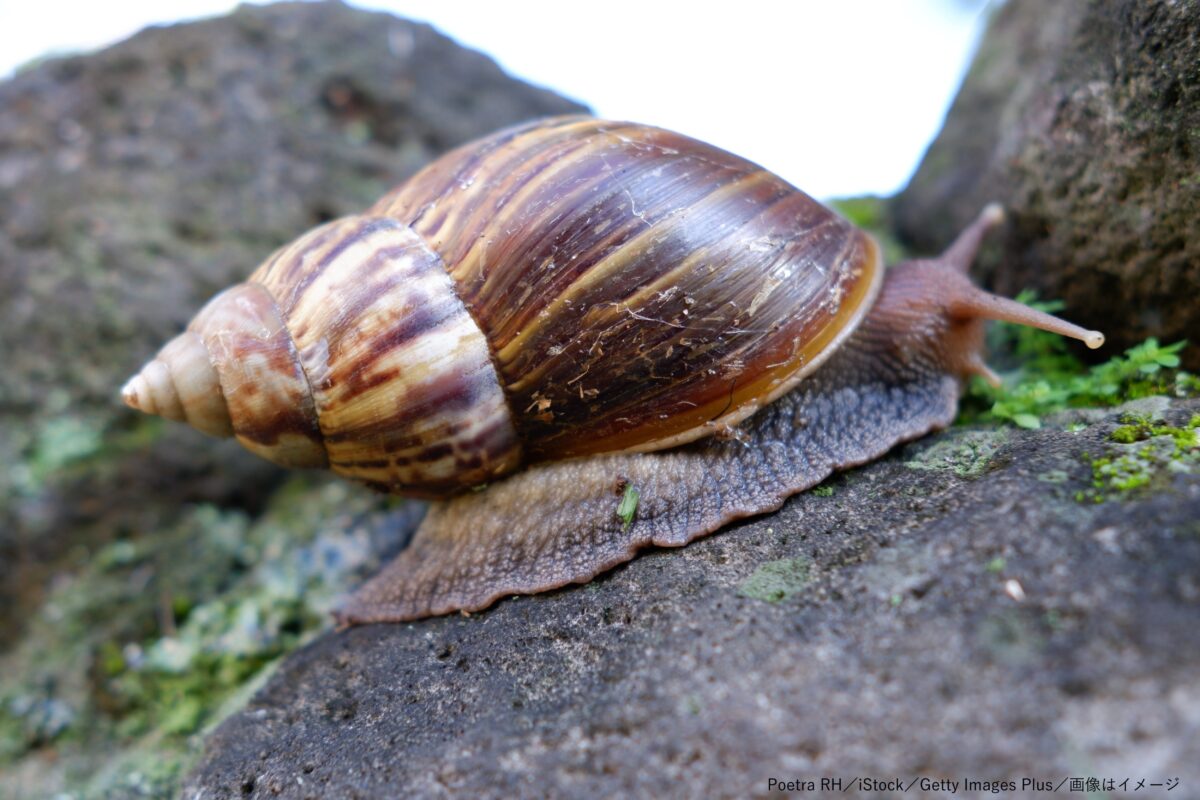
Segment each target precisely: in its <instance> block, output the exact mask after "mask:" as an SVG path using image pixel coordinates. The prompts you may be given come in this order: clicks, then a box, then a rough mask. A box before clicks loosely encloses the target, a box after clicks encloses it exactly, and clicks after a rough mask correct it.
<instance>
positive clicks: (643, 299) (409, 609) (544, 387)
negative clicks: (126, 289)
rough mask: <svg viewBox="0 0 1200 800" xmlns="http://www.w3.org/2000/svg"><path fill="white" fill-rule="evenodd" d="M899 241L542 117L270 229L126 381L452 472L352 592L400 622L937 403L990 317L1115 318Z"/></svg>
mask: <svg viewBox="0 0 1200 800" xmlns="http://www.w3.org/2000/svg"><path fill="white" fill-rule="evenodd" d="M1002 216H1003V214H1002V211H1001V210H1000V208H999V207H998V206H994V205H993V206H989V207H988V208H987V209H985V210H984V211H983V213H982V214H981V215H980V216H979V218H978V219H977V220H976V221H975V222H974V223H973V224H971V225H970V226H969V227H968V228H967V229H966V230H965V231H963V233H962V234H961V235H960V236H959V238H958V239H957V240H956V241H955V242H954V243H953V244H952V245H951V247H950V248H949V249H948V250H947V251H946V252H945V253H944V254H943V255H941V256H940V257H938V258H935V259H926V260H913V261H908V262H904V263H902V264H899V265H897V266H894V267H892V268H890V269H888V270H887V271H886V274H885V270H884V265H883V262H882V257H881V251H880V248H879V246H878V244H877V243H876V242H875V241H874V240H873V239H872V238H871V236H869V235H868V234H866V233H864V232H862V231H860V230H858V229H857V228H855V227H853V226H852V225H851V224H850V223H849V222H847V221H845V220H844V219H842V218H841V217H839V216H837V215H836V214H834V213H833V212H832V211H830V210H829V209H827V208H825V207H824V206H822V205H821V204H819V203H818V202H817V201H815V200H813V199H812V198H810V197H809V196H808V195H806V194H804V193H803V192H801V191H799V190H798V189H796V188H794V187H793V186H791V185H790V184H788V183H786V182H785V181H784V180H782V179H781V178H779V177H777V176H775V175H774V174H772V173H770V172H768V171H766V170H764V169H762V168H761V167H759V166H757V165H755V164H753V163H751V162H749V161H746V160H744V159H742V158H740V157H737V156H734V155H732V154H730V153H727V152H725V151H723V150H720V149H718V148H716V147H713V146H711V145H707V144H704V143H702V142H699V141H696V140H694V139H690V138H688V137H685V136H682V135H680V134H676V133H672V132H669V131H666V130H662V129H659V128H654V127H649V126H645V125H637V124H632V123H620V122H607V121H602V120H598V119H593V118H590V117H562V118H552V119H547V120H540V121H535V122H532V123H527V124H524V125H520V126H517V127H513V128H510V129H507V130H504V131H501V132H499V133H496V134H493V135H491V136H488V137H486V138H483V139H481V140H479V141H476V142H473V143H470V144H467V145H464V146H462V147H460V148H458V149H457V150H454V151H452V152H450V153H448V154H446V155H444V156H442V157H441V158H440V159H438V160H436V161H435V162H433V163H432V164H430V165H429V166H427V167H426V168H425V169H423V170H422V171H420V172H418V173H417V174H416V175H415V176H413V177H412V178H410V179H409V180H408V181H406V182H405V183H403V184H402V185H401V186H399V187H397V188H396V189H394V190H393V191H391V192H390V193H389V194H387V195H386V196H384V197H383V198H382V199H381V200H379V201H378V202H377V203H376V204H375V205H374V206H373V207H372V208H371V209H369V210H368V211H367V212H366V213H364V214H362V215H358V216H351V217H346V218H342V219H337V220H334V221H332V222H329V223H327V224H324V225H322V226H320V227H318V228H316V229H314V230H312V231H310V232H309V233H306V234H304V235H303V236H301V237H300V238H299V239H297V240H296V241H295V242H293V243H292V244H289V245H287V246H284V247H283V248H281V249H279V250H278V251H276V252H275V253H274V254H273V255H271V256H270V257H269V258H267V260H266V261H265V262H263V264H262V265H261V266H259V267H258V269H257V270H256V271H255V272H254V273H253V274H252V275H250V277H249V278H248V280H247V281H246V282H245V283H240V284H237V285H235V286H233V287H231V288H229V289H226V290H225V291H224V292H222V293H220V294H218V295H217V296H216V297H215V298H213V299H212V300H211V301H210V302H209V303H208V304H207V305H206V306H205V307H204V308H203V309H202V310H201V311H200V312H199V313H198V314H197V315H196V317H195V318H194V319H193V320H192V322H191V323H190V324H189V325H188V327H187V329H186V330H185V331H184V332H183V333H182V334H180V335H179V336H178V337H177V338H175V339H174V340H172V341H171V342H170V343H168V344H167V345H166V346H165V347H164V348H163V349H162V350H161V351H160V352H159V353H158V355H157V356H156V357H155V358H154V359H153V360H152V361H150V362H149V363H148V364H147V365H146V366H145V367H144V368H143V369H142V370H141V371H140V372H139V373H138V374H137V375H136V376H134V377H133V378H132V379H131V380H130V381H129V382H128V383H127V384H126V385H125V387H124V389H123V390H122V394H123V399H124V400H125V402H126V403H127V404H128V405H130V406H132V407H133V408H135V409H139V410H141V411H144V412H147V413H151V414H159V415H162V416H164V417H168V418H170V419H174V420H180V421H186V422H188V423H190V424H191V425H192V426H194V427H196V428H198V429H199V430H201V431H203V432H205V433H208V434H212V435H215V436H236V437H237V439H238V440H239V441H240V442H241V443H242V444H243V445H245V446H246V447H247V448H248V449H250V450H251V451H253V452H255V453H257V454H259V455H261V456H264V457H266V458H268V459H270V460H272V461H275V462H276V463H279V464H282V465H284V466H289V467H322V468H329V469H332V470H333V471H334V472H336V473H339V474H341V475H343V476H346V477H349V478H352V479H356V480H359V481H362V482H364V483H366V484H367V485H369V486H371V487H373V488H376V489H378V490H381V491H385V492H390V493H395V494H406V495H413V496H420V497H426V498H432V499H434V501H435V502H433V503H432V505H431V507H430V509H429V511H428V513H427V515H426V517H425V519H424V521H423V522H422V524H421V526H420V528H419V529H418V530H417V532H416V534H415V535H414V537H413V540H412V542H411V543H410V544H409V546H408V547H407V548H406V549H405V550H404V551H402V552H401V554H400V555H399V556H398V557H397V558H396V559H395V560H394V561H393V562H392V563H391V564H389V565H387V566H386V567H385V568H384V569H383V570H382V571H381V572H380V573H379V575H377V576H376V577H375V578H373V579H371V580H370V581H368V582H367V583H366V584H365V585H364V586H363V587H362V588H360V589H359V590H358V592H357V593H356V594H355V595H354V596H353V597H351V598H350V600H349V601H348V602H347V603H346V604H345V605H344V606H343V607H342V608H341V609H340V611H339V612H338V615H339V618H340V620H341V621H342V622H343V623H347V624H354V623H363V622H373V621H400V620H409V619H415V618H420V617H424V616H430V615H436V614H443V613H447V612H451V611H455V610H461V611H474V610H479V609H482V608H485V607H487V606H488V605H490V604H491V603H493V602H494V601H496V600H497V599H499V598H501V597H504V596H507V595H512V594H524V593H534V592H539V591H544V590H548V589H552V588H557V587H561V586H564V585H567V584H570V583H584V582H587V581H588V580H590V579H591V578H592V577H594V576H595V575H597V574H598V573H600V572H602V571H604V570H607V569H609V568H611V567H613V566H615V565H617V564H619V563H622V562H624V561H627V560H628V559H630V558H632V557H633V555H634V554H635V552H636V551H637V550H639V549H641V548H645V547H648V546H651V545H657V546H666V547H673V546H680V545H684V544H686V543H687V542H689V541H691V540H693V539H695V538H697V537H699V536H702V535H705V534H708V533H712V532H714V531H716V530H717V529H718V528H720V527H722V526H723V525H725V524H727V523H728V522H730V521H732V520H735V519H738V518H741V517H747V516H751V515H755V514H761V513H764V512H767V511H771V510H774V509H776V508H778V507H779V506H780V505H781V504H782V503H783V501H784V500H785V499H786V498H787V497H788V496H790V495H792V494H795V493H796V492H799V491H802V490H804V489H806V488H808V487H811V486H813V485H816V484H817V483H819V482H821V481H822V480H824V479H825V478H826V477H827V476H828V475H829V474H830V473H831V472H833V471H835V470H843V469H847V468H850V467H853V466H856V465H860V464H863V463H866V462H868V461H871V460H873V459H876V458H878V457H880V456H882V455H883V454H884V453H886V452H887V451H888V450H890V449H892V448H893V447H894V446H895V445H897V444H898V443H901V442H905V441H908V440H911V439H914V438H917V437H920V436H923V435H925V434H927V433H929V432H930V431H933V430H936V429H939V428H942V427H945V426H946V425H948V424H950V422H952V421H953V418H954V416H955V413H956V411H957V403H958V397H959V393H960V390H961V384H962V381H963V379H964V378H965V377H966V376H969V375H972V374H979V375H983V376H984V377H986V378H988V379H989V380H991V381H993V382H994V381H996V380H997V379H996V377H995V375H994V374H993V373H992V372H991V371H990V370H989V369H988V367H987V366H986V364H985V363H984V361H983V359H982V356H981V348H982V344H983V321H984V320H987V319H995V320H1008V321H1012V322H1017V323H1022V324H1026V325H1032V326H1036V327H1039V328H1043V329H1045V330H1049V331H1054V332H1056V333H1059V334H1062V335H1065V336H1069V337H1073V338H1076V339H1080V340H1082V341H1084V342H1085V343H1086V344H1087V345H1088V346H1089V347H1093V348H1094V347H1099V346H1100V344H1101V343H1102V342H1103V336H1102V335H1101V334H1100V333H1098V332H1096V331H1087V330H1084V329H1082V328H1080V327H1078V326H1075V325H1072V324H1070V323H1068V322H1064V321H1062V320H1059V319H1057V318H1055V317H1052V316H1049V315H1047V314H1044V313H1041V312H1038V311H1035V310H1033V309H1030V308H1027V307H1026V306H1024V305H1021V304H1018V303H1016V302H1014V301H1012V300H1008V299H1005V298H1002V297H998V296H995V295H992V294H989V293H987V292H985V291H983V290H982V289H979V288H977V287H976V286H974V285H973V284H972V283H971V281H970V280H969V279H968V278H967V276H966V272H967V267H968V266H969V264H970V263H971V261H972V259H973V258H974V256H975V253H976V250H977V249H978V247H979V244H980V241H981V240H982V238H983V236H984V234H985V233H986V232H987V231H988V230H989V229H990V228H992V227H994V226H995V225H997V224H998V223H999V222H1000V221H1001V218H1002Z"/></svg>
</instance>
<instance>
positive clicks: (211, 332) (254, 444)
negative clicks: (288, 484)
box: [188, 283, 328, 467]
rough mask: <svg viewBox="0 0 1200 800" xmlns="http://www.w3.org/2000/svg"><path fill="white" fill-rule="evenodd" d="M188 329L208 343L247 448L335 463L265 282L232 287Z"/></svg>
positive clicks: (316, 463) (295, 463)
mask: <svg viewBox="0 0 1200 800" xmlns="http://www.w3.org/2000/svg"><path fill="white" fill-rule="evenodd" d="M188 329H189V330H190V331H193V332H195V333H196V334H197V335H199V336H200V337H201V338H202V339H203V341H204V346H205V348H206V349H207V351H208V359H209V361H210V362H211V363H212V365H213V367H214V368H215V369H216V371H217V375H218V377H219V379H220V383H221V392H222V394H223V395H224V399H225V404H226V406H227V407H228V409H229V417H230V420H231V421H232V427H233V433H234V435H235V436H237V438H238V441H240V442H241V443H242V445H243V446H245V447H246V449H248V450H250V451H251V452H253V453H257V454H258V455H260V456H262V457H264V458H266V459H269V460H271V461H274V462H275V463H277V464H281V465H283V466H285V467H324V466H327V465H328V461H327V459H326V457H325V448H324V446H323V445H322V443H321V431H320V429H319V427H318V425H317V415H316V410H315V408H314V407H313V400H312V395H311V393H310V390H309V386H308V379H307V378H306V377H305V375H304V371H303V370H302V369H301V368H300V358H299V354H298V353H297V352H296V346H295V344H294V343H293V342H292V338H291V336H290V335H289V334H288V331H287V328H285V327H284V324H283V320H282V318H281V317H280V314H279V309H278V307H277V306H276V305H275V301H274V300H273V299H272V298H271V295H270V293H269V292H267V290H266V289H265V288H264V287H262V286H260V285H258V284H255V283H239V284H237V285H236V286H232V287H230V288H229V289H226V290H225V291H224V292H222V293H221V294H219V295H217V296H216V297H214V298H213V299H212V300H211V301H209V303H208V304H207V305H206V306H205V307H204V308H203V309H201V310H200V313H198V314H197V315H196V317H195V318H194V319H193V320H192V322H191V324H190V325H189V326H188Z"/></svg>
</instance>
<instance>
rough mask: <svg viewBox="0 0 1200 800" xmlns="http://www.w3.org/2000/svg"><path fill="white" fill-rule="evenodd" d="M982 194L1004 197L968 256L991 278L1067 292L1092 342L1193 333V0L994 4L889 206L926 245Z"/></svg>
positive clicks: (919, 244)
mask: <svg viewBox="0 0 1200 800" xmlns="http://www.w3.org/2000/svg"><path fill="white" fill-rule="evenodd" d="M991 200H1000V201H1001V202H1003V203H1004V205H1005V206H1006V207H1007V208H1008V209H1009V211H1010V212H1011V224H1010V225H1008V227H1007V233H1006V236H1005V241H1004V244H1003V247H1002V253H1001V256H1000V258H999V259H998V260H993V261H992V262H991V268H990V270H989V268H988V266H987V263H986V262H985V263H984V264H983V269H982V270H981V271H982V272H984V273H989V274H990V282H991V283H992V284H994V285H995V287H996V289H997V290H998V291H1000V292H1001V293H1003V294H1009V295H1011V294H1015V293H1016V292H1018V291H1020V290H1021V289H1024V288H1034V289H1036V290H1037V291H1038V293H1039V295H1040V296H1041V297H1042V298H1043V299H1060V300H1063V301H1065V302H1066V304H1067V311H1066V312H1065V314H1066V316H1068V317H1070V318H1071V319H1073V320H1074V321H1077V322H1079V323H1081V324H1083V325H1085V326H1088V327H1094V328H1100V329H1102V330H1103V331H1104V332H1105V333H1106V334H1107V335H1108V336H1109V345H1110V346H1109V347H1108V348H1106V350H1105V353H1114V352H1118V351H1119V349H1120V348H1127V347H1130V346H1132V345H1134V344H1136V343H1138V342H1140V341H1142V340H1143V339H1145V338H1146V337H1147V336H1157V337H1159V338H1160V339H1161V340H1163V341H1164V342H1173V341H1177V340H1179V339H1184V338H1191V339H1195V338H1196V337H1195V334H1196V331H1197V330H1200V303H1197V302H1196V298H1197V297H1198V296H1200V236H1197V235H1196V220H1197V219H1200V2H1196V0H1183V1H1182V2H1172V1H1171V0H1099V2H1089V1H1088V0H1067V1H1066V2H1059V3H1053V4H1049V5H1048V4H1046V3H1043V2H1038V0H1012V2H1009V3H1006V4H1003V5H1002V6H1001V7H1000V8H999V9H998V10H997V11H996V13H995V15H994V17H993V19H992V21H991V23H990V25H989V26H988V30H987V32H986V34H985V35H984V37H983V40H982V43H981V45H980V48H979V52H978V53H977V54H976V56H975V60H974V63H973V64H972V66H971V68H970V71H969V72H968V74H967V78H966V80H965V82H964V84H963V86H962V89H961V90H960V91H959V94H958V97H957V98H956V99H955V101H954V105H953V107H952V108H951V110H950V113H949V115H948V117H947V118H946V122H945V126H944V127H943V129H942V132H941V133H940V134H939V135H938V137H937V140H936V141H935V142H934V143H933V145H932V146H931V147H930V149H929V152H928V153H927V154H926V155H925V159H924V160H923V161H922V163H921V166H920V168H919V169H918V170H917V173H916V175H915V176H914V177H913V179H912V181H911V183H910V184H909V185H908V187H907V188H906V189H905V190H904V191H903V193H901V195H900V196H899V197H898V198H897V200H896V202H895V204H894V208H893V212H894V217H895V220H896V223H897V226H898V228H899V233H900V234H901V236H902V238H903V239H905V240H906V241H907V243H908V244H910V245H912V246H914V248H916V249H917V250H920V251H928V252H936V251H940V249H941V247H942V245H944V244H946V243H947V242H949V241H950V239H951V238H952V237H953V235H954V233H955V232H956V231H957V230H959V229H961V227H962V225H963V224H964V223H965V222H967V221H968V220H970V219H971V217H972V216H974V215H975V214H976V213H977V212H978V210H979V208H981V207H982V206H983V205H984V204H985V203H986V202H988V201H991ZM1185 355H1186V358H1187V362H1186V363H1187V365H1188V366H1189V368H1191V369H1195V368H1197V367H1200V348H1195V347H1193V348H1191V349H1190V351H1189V352H1188V353H1186V354H1185Z"/></svg>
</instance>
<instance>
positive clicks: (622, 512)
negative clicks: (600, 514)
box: [617, 485, 642, 531]
mask: <svg viewBox="0 0 1200 800" xmlns="http://www.w3.org/2000/svg"><path fill="white" fill-rule="evenodd" d="M641 496H642V494H641V492H639V491H638V490H637V489H636V488H635V487H634V486H632V485H630V486H626V487H625V494H623V495H621V504H620V505H618V506H617V516H618V517H620V518H621V522H622V523H623V525H624V526H623V527H622V528H621V530H624V531H627V530H629V526H630V525H632V524H633V518H634V517H635V516H636V515H637V507H638V499H639V498H640V497H641Z"/></svg>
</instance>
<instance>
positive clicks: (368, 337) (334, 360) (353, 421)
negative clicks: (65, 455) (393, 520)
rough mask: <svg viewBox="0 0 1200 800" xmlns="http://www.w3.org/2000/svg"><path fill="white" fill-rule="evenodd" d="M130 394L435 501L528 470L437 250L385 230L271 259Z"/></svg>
mask: <svg viewBox="0 0 1200 800" xmlns="http://www.w3.org/2000/svg"><path fill="white" fill-rule="evenodd" d="M124 394H125V400H126V402H127V403H129V404H130V405H132V406H133V407H135V408H138V409H140V410H142V411H146V412H148V413H158V414H162V415H163V416H168V417H170V418H172V419H178V420H181V421H187V422H189V423H191V424H192V425H193V426H195V427H197V428H199V429H200V430H202V431H204V432H206V433H210V434H214V435H218V436H222V435H224V436H228V435H230V434H231V433H232V434H233V435H236V436H237V437H238V439H239V440H240V441H241V442H242V444H244V445H246V446H247V447H248V448H249V449H251V450H253V451H254V452H256V453H258V454H259V455H262V456H265V457H267V458H269V459H271V460H272V461H275V462H277V463H280V464H283V465H285V466H316V467H320V466H328V467H330V468H331V469H333V470H334V471H335V472H338V473H339V474H342V475H345V476H347V477H351V478H355V479H358V480H361V481H363V482H365V483H368V484H370V485H372V486H375V487H376V488H379V489H382V490H385V491H391V492H404V493H407V494H416V495H425V496H429V497H438V496H444V495H447V494H452V493H454V492H456V491H458V490H461V489H462V488H465V487H468V486H472V485H476V484H481V483H486V482H487V481H489V480H492V479H493V478H495V477H497V476H498V475H501V474H504V473H506V472H509V471H511V470H512V469H514V468H515V467H516V466H517V465H518V464H519V463H520V460H521V459H520V448H519V446H518V443H517V439H516V435H515V431H514V430H513V428H512V424H511V419H510V414H509V412H508V408H507V406H506V404H505V400H504V396H503V394H502V392H501V390H500V386H499V384H498V382H497V380H496V375H495V371H494V369H493V367H492V364H491V360H490V358H489V354H488V348H487V343H486V341H484V339H483V336H482V334H481V333H480V331H479V328H478V327H477V326H476V325H475V323H474V321H473V320H472V319H471V317H470V316H469V315H468V314H467V312H466V309H465V308H464V307H463V305H462V302H461V301H460V300H459V299H458V297H457V295H456V294H455V292H454V289H453V286H452V284H451V281H450V278H449V276H448V275H447V273H446V271H445V269H444V267H443V266H442V263H441V259H440V258H439V257H438V256H437V254H436V253H433V252H432V251H431V250H430V249H429V248H428V247H426V246H425V245H424V243H423V242H422V241H421V239H420V237H418V236H417V235H416V234H414V233H413V232H412V230H410V229H409V228H408V227H407V226H405V225H402V224H400V223H398V222H396V221H395V220H390V219H383V218H375V217H347V218H345V219H341V220H335V221H333V222H330V223H328V224H326V225H323V226H321V227H319V228H316V229H315V230H313V231H311V232H309V233H308V234H306V235H304V236H302V237H300V238H299V239H298V240H296V241H295V242H294V243H292V244H291V245H288V246H287V247H284V248H282V249H280V250H279V251H277V252H276V253H275V254H274V255H273V256H272V257H271V258H269V259H267V261H266V262H264V263H263V265H262V266H260V267H259V268H258V270H256V271H255V272H254V274H253V275H251V276H250V279H249V280H248V281H247V282H246V283H241V284H238V285H236V286H234V287H232V288H230V289H227V290H226V291H225V292H222V293H221V294H219V295H217V297H215V298H213V299H212V300H211V301H210V302H209V303H208V305H206V306H205V307H204V308H203V309H202V310H201V311H200V313H199V314H197V315H196V317H195V319H194V320H193V321H192V323H191V324H190V325H189V327H188V330H187V331H185V332H184V333H183V334H181V335H180V336H179V337H177V338H176V339H175V340H174V341H172V342H171V343H170V344H168V345H167V346H166V347H164V348H163V350H162V351H161V352H160V353H159V355H158V356H157V357H156V358H155V359H154V360H153V361H151V362H150V364H148V365H147V366H146V367H145V368H144V369H143V370H142V372H141V373H139V375H137V376H135V377H134V378H133V379H132V380H131V381H130V382H129V383H128V384H127V386H126V389H125V391H124Z"/></svg>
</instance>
